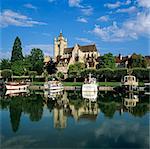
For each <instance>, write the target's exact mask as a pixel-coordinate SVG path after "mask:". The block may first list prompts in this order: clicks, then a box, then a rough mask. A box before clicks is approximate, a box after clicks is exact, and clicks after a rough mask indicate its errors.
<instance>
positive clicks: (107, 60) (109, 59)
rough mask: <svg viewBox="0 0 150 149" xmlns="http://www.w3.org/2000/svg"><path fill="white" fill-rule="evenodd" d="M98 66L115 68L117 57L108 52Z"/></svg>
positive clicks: (101, 58)
mask: <svg viewBox="0 0 150 149" xmlns="http://www.w3.org/2000/svg"><path fill="white" fill-rule="evenodd" d="M97 68H98V69H99V68H112V69H113V68H115V57H114V56H113V54H112V53H108V54H104V55H103V56H101V57H100V61H99V64H98V65H97Z"/></svg>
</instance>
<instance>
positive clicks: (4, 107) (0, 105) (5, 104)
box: [0, 100, 10, 109]
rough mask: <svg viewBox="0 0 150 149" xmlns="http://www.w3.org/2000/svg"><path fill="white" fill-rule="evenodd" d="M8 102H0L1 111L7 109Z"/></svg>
mask: <svg viewBox="0 0 150 149" xmlns="http://www.w3.org/2000/svg"><path fill="white" fill-rule="evenodd" d="M9 104H10V101H9V100H0V108H1V109H8V108H9Z"/></svg>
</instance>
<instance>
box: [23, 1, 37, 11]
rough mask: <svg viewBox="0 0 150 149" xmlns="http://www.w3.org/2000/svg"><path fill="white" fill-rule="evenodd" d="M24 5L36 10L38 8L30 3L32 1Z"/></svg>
mask: <svg viewBox="0 0 150 149" xmlns="http://www.w3.org/2000/svg"><path fill="white" fill-rule="evenodd" d="M24 7H26V8H29V9H34V10H36V9H37V7H36V6H33V5H32V4H30V3H27V4H24Z"/></svg>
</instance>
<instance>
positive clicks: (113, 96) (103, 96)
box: [97, 91, 122, 103]
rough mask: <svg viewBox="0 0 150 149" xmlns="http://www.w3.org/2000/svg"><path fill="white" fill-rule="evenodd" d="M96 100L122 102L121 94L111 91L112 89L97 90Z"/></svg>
mask: <svg viewBox="0 0 150 149" xmlns="http://www.w3.org/2000/svg"><path fill="white" fill-rule="evenodd" d="M97 100H98V102H100V101H103V102H112V101H114V102H118V103H120V102H122V95H120V94H118V93H116V92H112V91H108V92H106V93H105V92H98V98H97Z"/></svg>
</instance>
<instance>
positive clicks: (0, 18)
mask: <svg viewBox="0 0 150 149" xmlns="http://www.w3.org/2000/svg"><path fill="white" fill-rule="evenodd" d="M9 25H13V26H22V27H33V26H34V25H46V23H44V22H39V21H34V20H33V19H32V18H30V17H28V16H26V15H22V14H20V13H18V12H14V11H12V10H9V9H8V10H4V11H3V12H2V13H0V27H7V26H9Z"/></svg>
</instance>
